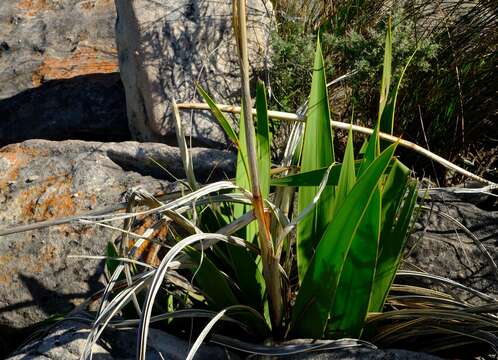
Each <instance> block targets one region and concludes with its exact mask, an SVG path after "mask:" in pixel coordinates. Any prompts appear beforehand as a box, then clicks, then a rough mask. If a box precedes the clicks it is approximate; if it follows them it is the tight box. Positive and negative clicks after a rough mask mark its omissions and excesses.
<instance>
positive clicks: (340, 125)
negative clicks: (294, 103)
mask: <svg viewBox="0 0 498 360" xmlns="http://www.w3.org/2000/svg"><path fill="white" fill-rule="evenodd" d="M217 106H218V107H219V108H220V110H221V111H224V112H230V113H240V107H239V106H232V105H221V104H218V105H217ZM178 108H179V109H197V110H209V105H208V104H204V103H182V104H178ZM252 111H253V114H256V109H253V110H252ZM268 117H270V118H272V119H277V120H283V121H305V120H306V118H305V117H304V116H300V115H297V114H294V113H287V112H283V111H272V110H269V111H268ZM330 124H331V125H332V127H334V128H337V129H342V130H349V129H350V128H351V129H352V130H353V131H356V132H359V133H362V134H367V135H370V134H372V133H373V130H372V129H370V128H367V127H363V126H359V125H351V124H349V123H344V122H341V121H331V122H330ZM379 136H380V138H382V139H384V140H387V141H390V142H399V145H400V146H403V147H405V148H408V149H411V150H413V151H415V152H417V153H419V154H421V155H424V156H425V157H427V158H429V159H432V160H434V161H435V162H437V163H439V164H440V165H442V166H444V167H446V168H447V169H450V170H453V171H455V172H457V173H459V174H462V175H464V176H466V177H468V178H470V179H473V180H476V181H478V182H480V183H482V184H486V185H488V186H487V187H486V190H487V191H490V190H493V189H497V188H498V184H496V183H494V182H492V181H490V180H486V179H484V178H482V177H480V176H478V175H475V174H473V173H471V172H470V171H467V170H465V169H463V168H461V167H459V166H458V165H455V164H453V163H452V162H450V161H448V160H446V159H445V158H442V157H441V156H439V155H436V154H434V153H433V152H431V151H429V150H427V149H425V148H423V147H421V146H419V145H417V144H414V143H412V142H411V141H408V140H403V139H401V138H399V137H396V136H393V135H389V134H386V133H382V132H381V133H379Z"/></svg>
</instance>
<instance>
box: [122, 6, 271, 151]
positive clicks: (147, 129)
mask: <svg viewBox="0 0 498 360" xmlns="http://www.w3.org/2000/svg"><path fill="white" fill-rule="evenodd" d="M115 2H116V8H117V12H118V21H117V25H116V39H117V44H118V49H119V63H120V69H121V77H122V79H123V83H124V85H125V92H126V101H127V112H128V121H129V127H130V131H131V132H132V134H133V136H134V137H135V138H136V139H138V140H141V141H160V142H166V143H170V144H172V143H175V142H176V137H175V135H174V126H173V122H172V119H171V107H170V102H171V99H172V98H174V99H175V100H176V101H177V102H186V101H199V96H198V95H197V93H196V89H195V84H196V83H197V82H199V83H200V84H201V85H202V86H203V87H204V89H205V90H206V91H207V92H208V93H209V94H211V96H212V97H213V98H214V99H215V101H218V102H223V103H235V104H237V103H239V100H238V96H237V95H238V94H239V91H240V81H239V67H238V60H237V50H236V44H235V38H234V37H233V31H232V25H231V13H232V8H231V2H230V1H213V0H174V1H173V0H154V1H151V0H135V1H128V0H115ZM248 9H249V10H248V26H249V30H248V37H249V52H250V54H249V56H250V64H251V65H252V68H253V70H252V75H253V77H255V76H256V75H257V74H258V73H261V72H262V71H263V70H264V69H265V67H266V66H267V65H268V48H269V46H268V41H269V30H270V28H271V26H272V19H273V17H272V6H271V3H270V1H268V0H249V1H248ZM191 120H193V124H192V125H191ZM183 122H184V125H185V127H186V134H187V135H192V138H193V143H194V144H202V145H209V146H223V144H225V142H226V137H225V134H224V132H223V130H222V129H221V127H220V126H219V125H218V124H217V123H216V122H215V121H214V120H213V119H212V117H211V116H210V114H209V113H207V112H197V111H196V112H194V113H193V115H192V119H191V118H190V113H186V112H183Z"/></svg>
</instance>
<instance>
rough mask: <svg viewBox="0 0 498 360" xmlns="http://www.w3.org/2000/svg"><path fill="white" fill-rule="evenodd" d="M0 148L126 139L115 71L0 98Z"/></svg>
mask: <svg viewBox="0 0 498 360" xmlns="http://www.w3.org/2000/svg"><path fill="white" fill-rule="evenodd" d="M0 113H1V114H2V116H3V117H2V122H1V124H0V146H3V145H7V144H13V143H17V142H21V141H24V140H27V139H49V140H66V139H80V140H95V141H126V140H129V139H130V138H131V135H130V131H129V130H128V123H127V120H126V102H125V96H124V90H123V84H122V83H121V78H120V77H119V74H118V73H111V74H92V75H85V76H79V77H76V78H72V79H67V80H54V81H49V82H46V83H44V84H43V85H41V86H39V87H37V88H34V89H29V90H25V91H23V92H21V93H20V94H17V95H15V96H13V97H11V98H8V99H4V100H0Z"/></svg>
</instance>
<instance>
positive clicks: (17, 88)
mask: <svg viewBox="0 0 498 360" xmlns="http://www.w3.org/2000/svg"><path fill="white" fill-rule="evenodd" d="M115 18H116V14H115V7H114V3H113V2H112V0H85V1H81V0H9V1H0V84H2V85H1V86H0V113H1V114H2V122H1V124H0V146H1V145H5V144H7V143H13V142H18V141H22V140H26V139H29V138H34V137H35V138H40V137H43V138H48V139H68V138H83V139H87V138H88V133H89V132H93V133H97V134H98V133H100V134H101V136H102V137H101V138H100V139H101V140H115V141H116V140H123V139H129V131H128V129H127V125H126V116H125V111H124V107H125V100H124V90H123V86H122V83H121V81H120V79H119V75H118V74H117V72H118V71H119V69H118V60H117V50H116V45H115V36H114V23H115ZM110 129H113V131H112V132H111V131H109V130H110ZM92 138H93V139H98V136H93V137H92Z"/></svg>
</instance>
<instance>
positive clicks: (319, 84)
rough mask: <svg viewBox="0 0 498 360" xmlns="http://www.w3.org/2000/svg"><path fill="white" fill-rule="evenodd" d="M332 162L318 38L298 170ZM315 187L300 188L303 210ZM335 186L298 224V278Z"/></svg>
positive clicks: (329, 207) (326, 219) (323, 224)
mask: <svg viewBox="0 0 498 360" xmlns="http://www.w3.org/2000/svg"><path fill="white" fill-rule="evenodd" d="M333 162H334V147H333V140H332V128H331V126H330V109H329V102H328V95H327V81H326V79H325V71H324V64H323V56H322V50H321V45H320V40H319V39H318V40H317V45H316V52H315V61H314V65H313V79H312V83H311V93H310V98H309V108H308V113H307V120H306V128H305V133H304V141H303V151H302V159H301V171H303V172H307V171H311V170H316V169H320V168H323V167H328V166H330V165H331V164H332V163H333ZM317 192H318V187H306V188H301V189H299V194H298V210H299V212H302V211H303V210H304V209H305V208H306V207H307V206H308V205H309V204H310V203H311V202H312V201H313V198H314V196H315V195H316V193H317ZM333 198H334V189H333V188H332V187H327V188H326V189H325V190H324V191H323V192H322V195H321V198H320V200H319V201H318V203H317V205H316V207H315V209H314V210H313V211H312V212H310V214H309V215H308V216H307V217H305V218H304V219H303V221H301V222H300V223H299V225H298V227H297V238H296V252H297V265H298V273H299V280H300V281H301V280H302V279H303V277H304V275H305V273H306V270H307V269H308V266H309V263H310V261H311V258H312V257H313V253H314V249H315V246H316V245H317V243H318V241H319V240H320V238H321V237H322V235H323V233H324V231H325V229H326V227H327V224H328V223H329V222H330V220H331V217H332V207H333Z"/></svg>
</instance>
